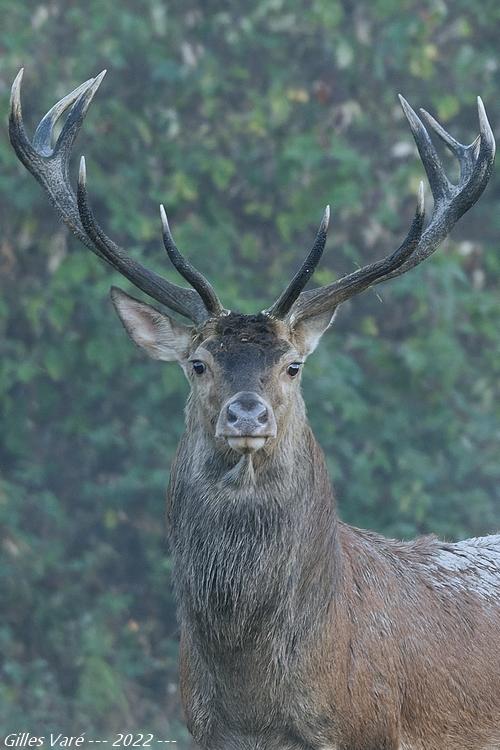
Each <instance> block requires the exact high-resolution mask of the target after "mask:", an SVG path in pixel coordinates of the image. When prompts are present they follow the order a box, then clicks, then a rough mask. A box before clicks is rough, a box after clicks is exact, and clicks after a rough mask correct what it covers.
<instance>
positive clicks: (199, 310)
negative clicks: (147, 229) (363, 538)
mask: <svg viewBox="0 0 500 750" xmlns="http://www.w3.org/2000/svg"><path fill="white" fill-rule="evenodd" d="M77 203H78V211H79V215H80V220H81V222H82V226H83V228H84V230H85V232H86V234H87V236H88V237H89V238H90V239H91V241H92V242H93V243H94V245H95V247H96V248H97V249H98V250H99V251H100V253H101V255H102V257H103V258H104V259H105V260H106V261H107V262H108V263H109V264H110V265H111V266H113V268H115V269H116V270H117V271H119V272H120V273H121V274H122V275H123V276H125V277H126V278H127V279H128V280H129V281H131V282H132V283H133V284H135V285H136V286H137V287H139V289H142V291H143V292H145V293H146V294H149V296H150V297H152V298H153V299H156V300H157V301H158V302H162V304H164V305H166V306H167V307H170V308H171V309H172V310H175V311H176V312H178V313H180V314H181V315H186V316H187V317H190V318H191V319H192V320H193V321H194V322H195V323H201V322H202V321H204V320H206V318H207V317H208V315H207V311H206V309H205V307H204V306H203V305H202V304H201V300H199V299H198V300H197V302H198V304H197V305H196V306H193V305H192V295H193V294H195V293H194V292H193V290H192V289H184V288H183V287H180V286H177V285H176V284H171V283H170V282H169V281H166V280H165V279H163V278H162V277H161V276H159V275H158V274H156V273H154V271H150V270H149V269H146V268H145V267H144V266H142V265H141V264H140V263H138V262H137V261H135V260H133V258H130V257H128V256H127V255H126V254H125V253H124V251H123V250H122V248H121V247H119V246H118V245H117V244H116V243H115V242H113V240H112V239H110V238H109V237H108V236H107V235H106V234H105V233H104V231H103V230H102V229H101V227H100V226H99V224H98V223H97V221H96V220H95V217H94V214H93V213H92V209H91V206H90V203H89V199H88V194H87V169H86V165H85V157H83V156H82V157H81V160H80V169H79V173H78V189H77ZM187 311H189V314H187Z"/></svg>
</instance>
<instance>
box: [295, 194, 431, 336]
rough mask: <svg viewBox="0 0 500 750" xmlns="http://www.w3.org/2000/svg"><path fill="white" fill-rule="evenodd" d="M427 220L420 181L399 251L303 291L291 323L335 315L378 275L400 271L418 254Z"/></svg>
mask: <svg viewBox="0 0 500 750" xmlns="http://www.w3.org/2000/svg"><path fill="white" fill-rule="evenodd" d="M424 218H425V205H424V184H423V182H421V183H420V185H419V188H418V196H417V208H416V210H415V216H414V218H413V221H412V223H411V226H410V229H409V231H408V234H407V235H406V237H405V239H404V240H403V242H402V243H401V245H400V246H399V247H398V249H397V250H395V252H393V253H392V254H391V255H388V256H387V257H386V258H383V259H382V260H378V261H376V262H375V263H372V264H370V265H368V266H364V267H363V268H360V269H359V270H358V271H354V272H353V273H351V274H348V275H347V276H344V277H342V278H341V279H339V280H338V281H335V282H334V283H333V284H329V285H328V286H326V287H319V288H318V289H311V290H310V291H308V292H303V293H302V294H301V295H300V297H299V299H298V300H297V302H296V304H295V306H294V307H293V308H292V311H291V314H290V322H292V323H294V322H296V321H297V320H298V319H303V318H308V317H311V316H313V315H317V314H319V313H321V312H324V311H325V310H329V309H331V311H332V313H333V312H334V310H335V308H336V307H338V305H340V304H341V303H342V302H345V300H346V299H349V297H353V296H354V295H355V294H359V293H360V292H362V291H364V290H365V289H367V288H368V287H369V286H371V284H373V283H374V281H375V280H376V279H377V278H378V277H379V276H382V275H384V276H385V275H386V274H388V273H390V272H391V271H394V270H396V269H397V268H399V267H400V266H401V265H402V264H403V263H404V262H405V261H406V260H407V259H408V258H410V257H411V256H412V254H413V253H414V252H415V249H416V247H417V246H418V243H419V242H420V239H421V237H422V229H423V226H424Z"/></svg>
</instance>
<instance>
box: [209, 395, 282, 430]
mask: <svg viewBox="0 0 500 750" xmlns="http://www.w3.org/2000/svg"><path fill="white" fill-rule="evenodd" d="M217 435H218V436H220V437H242V436H247V437H252V436H253V437H274V436H275V435H276V420H275V419H274V414H273V410H272V409H271V407H270V406H269V404H267V403H266V402H265V400H264V399H263V398H262V396H260V395H259V394H258V393H253V392H252V391H240V392H239V393H236V394H235V395H234V396H233V397H232V398H230V399H229V401H227V402H226V403H225V404H224V406H223V407H222V409H221V413H220V416H219V420H218V422H217Z"/></svg>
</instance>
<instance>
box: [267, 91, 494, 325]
mask: <svg viewBox="0 0 500 750" xmlns="http://www.w3.org/2000/svg"><path fill="white" fill-rule="evenodd" d="M399 98H400V101H401V106H402V107H403V111H404V113H405V115H406V118H407V120H408V122H409V124H410V128H411V131H412V133H413V137H414V139H415V142H416V144H417V148H418V151H419V154H420V158H421V160H422V163H423V165H424V169H425V171H426V174H427V178H428V180H429V184H430V188H431V192H432V196H433V198H434V207H433V210H432V215H431V219H430V222H429V224H428V226H427V228H426V230H425V232H422V229H423V220H424V200H423V185H422V183H421V185H420V190H419V198H418V205H417V211H416V214H415V218H414V220H413V223H412V225H411V227H410V231H409V232H408V235H407V237H406V239H405V240H404V242H403V244H402V245H401V246H400V247H399V248H398V250H396V252H394V253H393V254H392V255H390V256H388V257H386V258H384V259H383V260H380V261H377V262H376V263H372V264H370V265H367V266H364V267H363V268H361V269H359V270H357V271H354V272H353V273H350V274H348V275H346V276H343V277H342V278H341V279H339V280H338V281H335V282H333V283H332V284H329V285H327V286H324V287H320V288H318V289H312V290H309V291H307V292H302V294H300V296H299V297H298V298H297V300H296V302H295V304H294V305H293V306H292V307H291V308H289V309H288V310H286V312H285V314H284V315H280V316H279V317H285V315H286V316H287V317H288V319H289V320H290V321H293V322H296V321H297V320H299V319H304V318H308V317H311V316H314V315H317V314H319V313H322V312H327V311H328V310H331V311H332V313H333V311H334V310H335V308H336V307H337V306H338V305H339V304H341V303H342V302H344V301H345V300H346V299H349V297H352V296H353V295H355V294H359V292H362V291H363V290H364V289H367V288H368V287H369V286H372V285H374V284H379V283H380V282H382V281H387V280H388V279H392V278H394V277H395V276H399V275H401V274H403V273H406V271H409V270H410V269H411V268H414V267H415V266H416V265H418V264H419V263H421V262H422V261H423V260H425V258H427V257H428V256H429V255H431V254H432V253H433V252H434V251H435V250H436V248H437V247H438V246H439V244H440V243H441V242H442V241H443V239H444V238H445V237H446V236H447V235H448V234H449V232H450V230H451V229H452V227H453V226H454V225H455V224H456V222H457V221H458V219H460V217H461V216H463V214H464V213H465V212H466V211H468V210H469V208H471V206H473V205H474V203H475V202H476V201H477V200H478V198H479V197H480V196H481V194H482V192H483V190H484V189H485V187H486V185H487V183H488V180H489V178H490V175H491V170H492V167H493V162H494V159H495V139H494V136H493V133H492V130H491V127H490V125H489V122H488V118H487V116H486V112H485V109H484V106H483V103H482V101H481V99H480V98H479V97H478V100H477V101H478V114H479V131H480V133H479V135H478V137H477V138H476V139H475V140H474V141H473V142H472V143H471V144H470V145H469V146H464V145H462V144H461V143H459V142H458V141H456V140H455V139H454V138H453V137H452V136H451V135H450V134H449V133H447V131H446V130H445V129H444V128H443V127H442V126H441V125H440V124H439V123H438V122H437V121H436V120H435V119H434V118H433V117H432V116H431V115H430V114H429V113H428V112H426V111H425V110H421V113H422V115H423V117H424V119H425V120H426V122H427V124H428V125H429V126H430V127H431V128H432V130H433V131H434V132H435V133H436V134H437V135H438V136H439V138H441V140H443V141H444V143H445V144H446V146H447V147H448V148H449V149H450V151H451V152H452V153H453V154H454V155H455V156H456V158H457V159H458V162H459V165H460V176H459V179H458V183H457V184H456V185H454V184H453V183H451V182H450V180H449V179H448V177H447V176H446V174H445V172H444V170H443V167H442V165H441V161H440V159H439V156H438V154H437V152H436V149H435V148H434V145H433V143H432V141H431V139H430V137H429V134H428V132H427V130H426V128H425V126H424V124H423V122H422V120H421V119H420V118H419V117H418V116H417V114H416V113H415V112H414V111H413V109H412V108H411V107H410V105H409V104H408V102H407V101H406V100H405V99H404V98H403V97H402V96H400V97H399ZM292 283H293V282H292ZM284 294H286V293H283V295H284ZM283 295H282V297H283ZM280 299H281V297H280ZM276 305H277V303H275V305H273V306H272V307H271V308H269V310H268V313H269V314H273V315H276V313H275V308H276ZM276 317H278V316H277V315H276Z"/></svg>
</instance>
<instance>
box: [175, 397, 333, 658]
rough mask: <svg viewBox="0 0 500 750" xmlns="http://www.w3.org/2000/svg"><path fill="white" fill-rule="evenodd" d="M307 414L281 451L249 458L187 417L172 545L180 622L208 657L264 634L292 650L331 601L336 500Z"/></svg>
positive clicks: (295, 421) (293, 424)
mask: <svg viewBox="0 0 500 750" xmlns="http://www.w3.org/2000/svg"><path fill="white" fill-rule="evenodd" d="M298 411H299V413H298V414H297V415H295V418H291V419H290V420H289V422H288V430H287V432H286V433H285V434H284V435H282V437H281V439H280V441H279V443H278V444H277V445H275V446H274V449H273V450H272V451H270V452H268V453H265V452H264V451H265V449H262V450H261V451H259V452H258V453H257V454H255V456H254V457H241V458H240V457H238V456H237V455H235V454H234V453H233V452H231V451H227V452H224V451H221V450H220V449H218V448H217V447H216V446H215V444H214V441H213V439H212V438H211V437H210V436H208V435H206V434H205V433H204V431H203V428H201V427H198V428H197V429H193V425H192V424H190V416H189V413H188V430H187V432H186V435H185V436H184V437H183V439H182V441H181V444H180V447H179V451H178V454H177V457H176V460H175V463H174V466H173V468H172V475H171V482H170V487H169V505H170V511H169V523H170V540H171V545H172V552H173V558H174V567H175V571H174V580H175V581H176V592H177V597H178V601H179V609H180V616H181V620H182V621H183V622H184V624H185V625H186V626H187V627H188V628H189V630H190V632H191V635H192V637H194V638H196V639H200V640H201V641H203V643H204V645H205V647H207V644H211V645H212V647H213V648H215V649H217V648H218V647H223V648H224V649H226V650H227V649H231V648H234V649H241V648H242V647H245V646H251V645H252V644H257V643H258V642H259V641H260V642H261V641H262V638H260V639H259V635H261V634H262V632H263V630H264V631H265V632H266V634H268V636H269V637H268V638H266V642H273V644H274V645H275V646H276V647H277V648H280V649H282V650H283V649H285V650H293V649H294V648H295V647H296V646H297V641H299V640H300V639H304V638H305V637H306V635H307V634H310V633H311V632H312V631H313V630H314V628H315V624H319V622H320V621H321V620H322V615H323V614H326V610H327V608H328V606H329V604H330V602H331V600H332V595H333V592H332V588H333V587H334V583H335V579H336V578H337V576H336V575H335V572H337V573H338V572H339V571H338V568H339V565H340V562H339V560H336V559H335V558H336V557H340V554H339V552H338V544H337V520H336V514H335V507H334V499H333V493H332V490H331V487H330V481H329V478H328V474H327V470H326V466H325V463H324V458H323V454H322V452H321V449H320V448H319V446H318V444H317V443H316V441H315V438H314V436H313V434H312V432H311V430H310V428H309V426H308V424H307V422H306V420H305V417H304V415H303V413H302V414H301V413H300V409H299V410H298ZM271 636H272V637H271ZM282 657H284V654H282Z"/></svg>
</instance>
